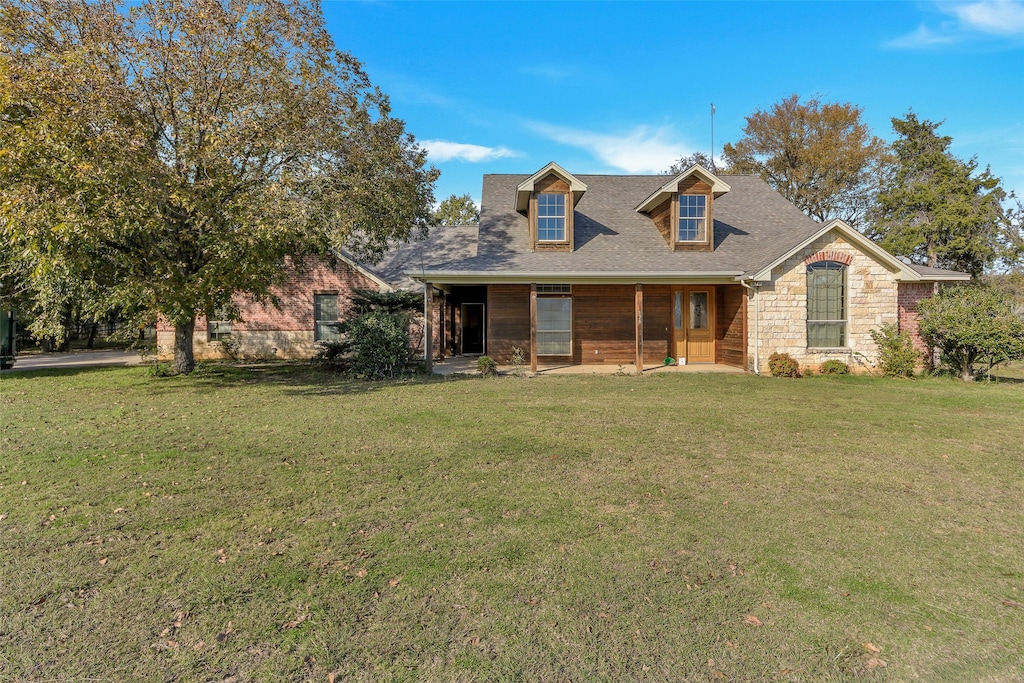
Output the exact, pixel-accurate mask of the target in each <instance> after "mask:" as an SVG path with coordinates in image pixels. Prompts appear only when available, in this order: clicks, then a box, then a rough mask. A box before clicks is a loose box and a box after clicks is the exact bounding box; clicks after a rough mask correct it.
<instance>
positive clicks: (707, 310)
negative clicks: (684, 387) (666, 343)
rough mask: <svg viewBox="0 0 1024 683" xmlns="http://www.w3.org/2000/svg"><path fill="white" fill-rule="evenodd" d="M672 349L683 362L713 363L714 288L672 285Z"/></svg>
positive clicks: (709, 286)
mask: <svg viewBox="0 0 1024 683" xmlns="http://www.w3.org/2000/svg"><path fill="white" fill-rule="evenodd" d="M672 317H673V321H674V322H673V348H674V349H675V353H676V359H678V360H683V359H685V360H686V362H687V363H714V362H715V288H714V286H711V285H706V286H688V287H673V288H672Z"/></svg>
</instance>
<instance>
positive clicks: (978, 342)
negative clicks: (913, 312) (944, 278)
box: [918, 282, 1024, 381]
mask: <svg viewBox="0 0 1024 683" xmlns="http://www.w3.org/2000/svg"><path fill="white" fill-rule="evenodd" d="M918 313H919V316H920V317H919V319H918V324H919V329H920V331H921V338H922V339H924V341H925V343H926V344H928V345H929V346H931V347H935V348H938V349H939V351H940V352H941V357H942V361H943V362H944V363H946V364H947V365H948V366H949V367H950V368H951V369H952V370H953V371H954V372H955V373H957V375H959V376H960V378H961V379H963V380H965V381H971V380H973V379H974V377H975V375H976V374H977V370H976V367H975V366H977V365H979V364H981V363H986V364H987V365H988V370H989V371H990V372H991V370H992V368H993V367H994V366H996V365H997V364H999V363H1003V362H1006V361H1011V360H1020V359H1024V301H1022V300H1021V299H1020V298H1015V297H1012V296H1007V293H1006V292H1005V291H1002V290H1001V289H1000V288H998V287H994V286H992V285H989V284H986V283H980V282H978V283H972V284H970V285H966V286H960V287H949V288H946V289H944V290H941V291H940V292H939V293H938V294H936V295H935V296H933V297H931V298H930V299H926V300H924V301H922V302H921V303H920V304H919V305H918Z"/></svg>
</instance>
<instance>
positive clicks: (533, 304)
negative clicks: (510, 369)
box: [530, 284, 537, 373]
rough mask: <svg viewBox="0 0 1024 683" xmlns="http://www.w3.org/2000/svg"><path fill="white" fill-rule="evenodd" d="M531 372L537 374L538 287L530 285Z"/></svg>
mask: <svg viewBox="0 0 1024 683" xmlns="http://www.w3.org/2000/svg"><path fill="white" fill-rule="evenodd" d="M530 372H532V373H536V372H537V285H536V284H532V285H530Z"/></svg>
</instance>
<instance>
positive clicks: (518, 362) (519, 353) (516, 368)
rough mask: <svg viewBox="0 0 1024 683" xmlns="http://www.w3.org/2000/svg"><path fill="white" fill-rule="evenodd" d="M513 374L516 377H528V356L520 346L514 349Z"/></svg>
mask: <svg viewBox="0 0 1024 683" xmlns="http://www.w3.org/2000/svg"><path fill="white" fill-rule="evenodd" d="M512 374H513V375H515V376H516V377H523V376H524V375H526V355H525V354H524V353H523V350H522V349H521V348H519V347H518V346H513V347H512Z"/></svg>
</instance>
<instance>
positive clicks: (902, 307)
mask: <svg viewBox="0 0 1024 683" xmlns="http://www.w3.org/2000/svg"><path fill="white" fill-rule="evenodd" d="M934 292H935V285H934V284H933V283H931V282H901V283H900V287H899V297H898V298H899V326H900V331H906V332H908V333H909V334H910V338H911V339H912V340H913V342H914V348H915V349H917V350H918V351H920V352H921V353H925V354H927V353H928V351H929V349H928V345H927V344H925V343H924V340H923V339H921V330H920V328H919V327H918V324H917V305H918V304H919V303H921V302H922V301H923V300H925V299H929V298H931V296H932V294H933V293H934Z"/></svg>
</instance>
